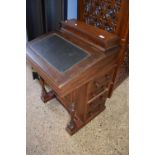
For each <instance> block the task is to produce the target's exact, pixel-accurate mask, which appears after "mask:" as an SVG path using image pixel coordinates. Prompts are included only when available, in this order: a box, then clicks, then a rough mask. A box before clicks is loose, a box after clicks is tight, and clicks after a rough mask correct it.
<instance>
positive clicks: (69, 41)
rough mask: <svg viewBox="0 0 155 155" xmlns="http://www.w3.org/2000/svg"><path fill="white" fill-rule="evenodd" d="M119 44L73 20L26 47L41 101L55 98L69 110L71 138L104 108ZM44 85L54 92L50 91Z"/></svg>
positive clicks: (108, 36) (92, 28) (116, 61)
mask: <svg viewBox="0 0 155 155" xmlns="http://www.w3.org/2000/svg"><path fill="white" fill-rule="evenodd" d="M118 43H119V38H118V37H117V36H116V35H113V34H110V33H108V32H105V31H104V30H101V29H97V28H95V27H93V26H90V25H87V24H84V23H83V22H79V21H74V20H72V21H65V22H61V29H60V30H59V31H57V32H55V33H50V34H47V35H44V36H42V37H40V38H37V39H35V40H33V41H31V42H29V43H28V44H27V53H26V55H27V61H28V62H29V63H30V64H31V66H32V67H33V68H34V70H35V71H36V72H37V73H38V75H39V77H40V78H39V81H40V84H41V86H42V95H41V99H42V100H43V102H47V101H49V100H51V99H53V98H56V99H58V100H59V101H60V103H61V104H62V105H63V106H64V107H65V108H66V110H67V111H68V112H69V114H70V116H71V120H70V122H69V123H68V125H67V128H66V129H67V131H68V132H69V133H70V134H71V135H72V134H74V133H75V132H76V131H78V130H79V129H80V128H82V127H83V126H84V125H86V124H87V123H88V122H89V121H90V120H92V119H93V118H94V117H95V116H96V115H98V114H99V113H100V112H101V111H103V110H104V109H105V102H106V99H107V97H108V95H109V91H110V89H111V87H112V86H113V82H112V78H113V75H114V71H115V67H116V66H117V63H118V50H119V44H118ZM45 84H46V85H48V86H49V87H51V89H52V90H51V91H49V92H47V91H46V89H45ZM51 119H52V118H51Z"/></svg>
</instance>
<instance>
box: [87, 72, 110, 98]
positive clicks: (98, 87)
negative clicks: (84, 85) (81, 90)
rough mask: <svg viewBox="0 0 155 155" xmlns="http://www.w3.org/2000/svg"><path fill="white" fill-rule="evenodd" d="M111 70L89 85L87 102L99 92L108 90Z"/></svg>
mask: <svg viewBox="0 0 155 155" xmlns="http://www.w3.org/2000/svg"><path fill="white" fill-rule="evenodd" d="M112 76H113V70H112V71H110V72H108V73H107V74H105V75H104V76H100V77H98V78H96V79H95V80H93V81H91V82H90V83H89V92H88V100H90V99H91V98H93V97H95V96H96V95H98V94H99V93H100V92H102V91H104V90H105V89H107V88H108V86H109V83H110V82H111V80H112Z"/></svg>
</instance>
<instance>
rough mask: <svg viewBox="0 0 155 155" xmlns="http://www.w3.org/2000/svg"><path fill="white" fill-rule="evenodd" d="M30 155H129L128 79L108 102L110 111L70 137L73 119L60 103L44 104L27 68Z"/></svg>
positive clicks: (28, 151) (27, 116) (38, 88)
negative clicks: (67, 128) (67, 129)
mask: <svg viewBox="0 0 155 155" xmlns="http://www.w3.org/2000/svg"><path fill="white" fill-rule="evenodd" d="M26 73H27V78H26V79H27V80H26V82H27V86H26V93H27V95H26V98H27V106H26V110H27V113H26V118H27V120H26V122H27V125H26V134H27V137H26V139H27V142H26V143H27V155H128V154H129V151H128V149H129V148H128V144H129V143H128V137H129V135H128V127H129V126H128V79H127V80H125V81H124V82H123V83H122V84H121V85H120V86H119V87H118V88H117V89H116V90H115V91H114V93H113V96H112V98H111V99H108V100H107V102H106V109H105V111H103V112H102V113H100V114H99V115H98V116H97V117H96V118H95V119H93V120H92V121H91V122H90V123H88V124H87V125H86V126H85V127H83V128H82V129H81V130H80V131H78V132H77V133H76V134H74V135H73V136H70V135H69V134H68V133H67V132H66V130H65V127H66V125H67V122H68V121H69V119H70V117H69V115H68V113H67V111H66V110H65V109H64V108H63V107H62V105H61V104H59V102H58V101H57V100H55V99H54V100H51V101H49V102H48V103H47V104H44V103H43V102H42V101H41V99H40V93H41V87H40V85H39V83H38V81H37V80H35V81H34V80H32V74H31V68H30V66H29V65H27V69H26Z"/></svg>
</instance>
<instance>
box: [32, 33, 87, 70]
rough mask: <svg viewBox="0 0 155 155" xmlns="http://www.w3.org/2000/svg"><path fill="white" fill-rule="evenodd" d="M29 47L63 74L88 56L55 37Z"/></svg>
mask: <svg viewBox="0 0 155 155" xmlns="http://www.w3.org/2000/svg"><path fill="white" fill-rule="evenodd" d="M31 47H32V49H34V50H35V51H36V52H37V53H39V54H40V55H41V56H42V57H43V58H44V59H46V60H47V61H48V63H49V64H51V65H52V66H53V67H55V68H56V69H57V70H58V71H60V72H65V71H66V70H68V69H69V68H71V67H72V66H73V65H75V64H77V63H79V62H80V61H81V60H83V59H84V58H86V57H87V56H88V53H86V52H85V51H83V50H82V49H81V48H79V47H77V46H75V45H74V44H72V43H70V42H68V41H67V40H65V39H63V38H61V37H59V36H57V35H52V36H49V37H46V38H43V39H41V40H39V41H37V42H35V43H32V44H31Z"/></svg>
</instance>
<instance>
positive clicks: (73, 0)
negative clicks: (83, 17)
mask: <svg viewBox="0 0 155 155" xmlns="http://www.w3.org/2000/svg"><path fill="white" fill-rule="evenodd" d="M67 18H68V19H73V18H74V19H77V0H68V14H67Z"/></svg>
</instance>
